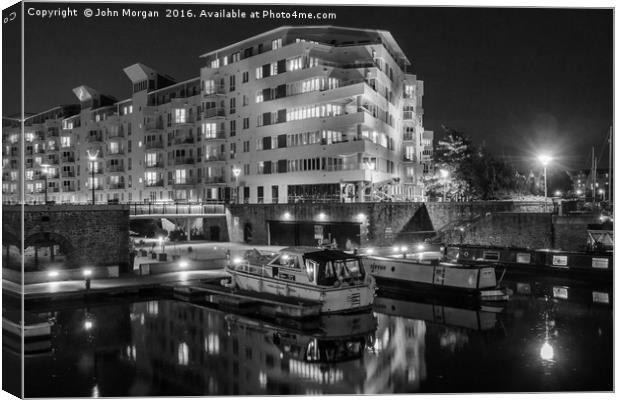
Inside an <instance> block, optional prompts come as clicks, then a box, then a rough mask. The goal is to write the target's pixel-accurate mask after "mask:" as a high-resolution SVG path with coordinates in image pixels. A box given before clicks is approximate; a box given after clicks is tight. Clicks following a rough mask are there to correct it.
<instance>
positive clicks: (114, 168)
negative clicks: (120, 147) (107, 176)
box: [108, 165, 125, 172]
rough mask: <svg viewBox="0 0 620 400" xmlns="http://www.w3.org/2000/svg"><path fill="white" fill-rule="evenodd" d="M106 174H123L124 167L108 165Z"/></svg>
mask: <svg viewBox="0 0 620 400" xmlns="http://www.w3.org/2000/svg"><path fill="white" fill-rule="evenodd" d="M108 172H125V166H124V165H108Z"/></svg>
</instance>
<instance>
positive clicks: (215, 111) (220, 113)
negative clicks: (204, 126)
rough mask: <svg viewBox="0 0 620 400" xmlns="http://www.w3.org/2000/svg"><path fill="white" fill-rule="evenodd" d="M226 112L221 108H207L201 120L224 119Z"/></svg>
mask: <svg viewBox="0 0 620 400" xmlns="http://www.w3.org/2000/svg"><path fill="white" fill-rule="evenodd" d="M225 116H226V111H225V110H224V108H223V107H216V108H209V109H207V110H205V112H204V113H203V116H202V117H203V118H214V117H225Z"/></svg>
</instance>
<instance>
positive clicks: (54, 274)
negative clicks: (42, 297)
mask: <svg viewBox="0 0 620 400" xmlns="http://www.w3.org/2000/svg"><path fill="white" fill-rule="evenodd" d="M47 276H49V277H50V278H56V277H58V271H50V272H48V273H47Z"/></svg>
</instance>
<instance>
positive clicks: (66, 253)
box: [23, 232, 77, 271]
mask: <svg viewBox="0 0 620 400" xmlns="http://www.w3.org/2000/svg"><path fill="white" fill-rule="evenodd" d="M23 257H24V268H25V270H26V271H28V270H37V269H41V267H51V266H54V267H60V268H62V267H72V266H75V264H76V263H77V260H76V254H75V247H74V246H73V245H72V244H71V242H70V241H69V240H68V239H67V238H66V237H64V236H62V235H59V234H58V233H54V232H37V233H35V234H32V235H30V236H28V237H27V238H26V239H25V240H24V254H23Z"/></svg>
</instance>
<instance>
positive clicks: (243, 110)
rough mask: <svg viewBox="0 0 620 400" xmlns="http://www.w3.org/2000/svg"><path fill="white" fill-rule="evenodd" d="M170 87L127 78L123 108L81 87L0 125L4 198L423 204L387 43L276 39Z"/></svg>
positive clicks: (224, 53)
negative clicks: (72, 99) (69, 102)
mask: <svg viewBox="0 0 620 400" xmlns="http://www.w3.org/2000/svg"><path fill="white" fill-rule="evenodd" d="M201 58H202V59H203V60H204V65H205V66H204V67H203V68H202V69H201V71H200V76H199V77H196V78H193V79H189V80H186V81H183V82H175V81H174V79H172V78H171V77H169V76H167V75H164V74H161V73H159V72H157V71H155V70H153V69H151V68H149V67H147V66H145V65H143V64H139V63H138V64H134V65H131V66H129V67H127V68H125V69H124V72H125V74H126V75H127V77H128V78H129V80H130V81H131V84H132V89H133V90H132V96H131V98H129V99H125V100H122V101H117V100H116V99H114V98H113V97H111V96H108V95H104V94H101V93H99V92H97V91H96V90H94V89H92V88H90V87H88V86H85V85H83V86H79V87H77V88H74V89H73V91H74V93H75V95H76V97H77V99H78V100H79V103H80V105H79V106H77V107H76V106H61V107H57V108H54V109H52V110H49V111H46V112H44V113H40V114H37V115H34V116H30V117H28V118H26V120H25V121H24V123H25V130H24V133H25V136H24V142H23V145H24V156H25V163H24V164H23V166H24V170H23V171H24V174H23V176H21V174H20V173H19V166H20V165H21V164H20V162H19V160H20V159H19V155H20V153H21V147H20V146H21V144H22V142H21V141H20V140H19V131H20V130H19V123H18V121H15V120H10V119H4V120H3V186H2V190H3V196H4V200H5V201H7V200H9V201H19V198H18V194H19V193H20V187H21V185H23V187H24V194H25V199H24V200H25V201H26V202H40V201H43V198H44V195H45V187H46V186H47V196H48V199H49V200H54V201H56V202H85V201H91V197H92V195H93V192H94V196H95V201H97V202H105V201H109V200H115V199H117V200H118V201H121V202H135V201H138V202H143V201H239V202H249V203H274V202H296V201H321V200H331V201H381V200H421V199H423V196H424V187H423V184H422V176H423V174H424V173H425V172H426V171H428V170H429V166H430V163H431V160H432V140H433V133H432V132H430V131H425V130H424V128H423V108H422V98H423V94H424V86H423V82H422V81H420V80H418V79H417V78H416V76H415V75H412V74H410V73H408V69H410V67H411V64H410V62H409V60H408V59H407V57H406V56H405V54H404V53H403V52H402V50H401V49H400V47H399V46H398V44H397V43H396V41H395V40H394V39H393V37H392V36H391V34H390V33H389V32H386V31H381V30H366V29H353V28H341V27H331V26H311V27H281V28H277V29H274V30H272V31H269V32H265V33H263V34H260V35H257V36H255V37H252V38H249V39H246V40H243V41H241V42H238V43H235V44H232V45H230V46H227V47H224V48H221V49H218V50H215V51H211V52H209V53H206V54H204V55H202V56H201Z"/></svg>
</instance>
